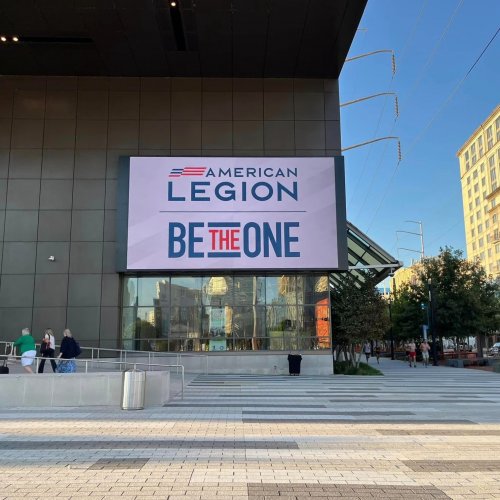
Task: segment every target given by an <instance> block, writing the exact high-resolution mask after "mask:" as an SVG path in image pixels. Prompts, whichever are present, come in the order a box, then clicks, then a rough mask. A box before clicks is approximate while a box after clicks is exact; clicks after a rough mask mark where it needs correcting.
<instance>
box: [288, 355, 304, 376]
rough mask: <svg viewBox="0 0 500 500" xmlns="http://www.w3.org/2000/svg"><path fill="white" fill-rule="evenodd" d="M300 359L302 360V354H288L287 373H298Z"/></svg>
mask: <svg viewBox="0 0 500 500" xmlns="http://www.w3.org/2000/svg"><path fill="white" fill-rule="evenodd" d="M301 361H302V356H301V355H300V354H289V355H288V373H290V375H300V362H301Z"/></svg>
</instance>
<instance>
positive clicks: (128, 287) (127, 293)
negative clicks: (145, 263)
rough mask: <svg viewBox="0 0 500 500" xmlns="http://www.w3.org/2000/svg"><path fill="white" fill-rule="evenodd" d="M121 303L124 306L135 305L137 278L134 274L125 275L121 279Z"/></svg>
mask: <svg viewBox="0 0 500 500" xmlns="http://www.w3.org/2000/svg"><path fill="white" fill-rule="evenodd" d="M122 304H123V306H124V307H126V306H135V305H137V278H136V277H135V276H133V277H131V276H125V277H124V279H123V300H122Z"/></svg>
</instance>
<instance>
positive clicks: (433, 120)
mask: <svg viewBox="0 0 500 500" xmlns="http://www.w3.org/2000/svg"><path fill="white" fill-rule="evenodd" d="M499 32H500V27H499V28H498V29H497V31H496V32H495V34H494V35H493V36H492V37H491V39H490V40H489V42H488V43H487V44H486V46H485V47H484V48H483V50H482V51H481V53H480V54H479V56H478V57H477V58H476V60H475V61H474V63H473V64H472V66H471V67H470V68H469V69H468V71H467V73H466V74H465V76H464V77H463V78H462V79H461V80H460V81H459V82H458V83H457V85H455V88H454V89H453V90H452V91H451V93H450V94H449V96H448V97H447V99H446V100H445V101H444V103H443V104H442V105H441V106H440V107H439V109H438V110H437V111H436V113H434V115H433V117H432V118H431V120H430V121H429V122H428V123H427V125H426V126H425V127H424V129H423V130H422V131H421V132H420V133H419V134H418V136H417V137H416V138H415V140H414V141H413V142H412V144H411V145H410V147H409V148H408V151H407V152H406V153H405V156H406V157H407V156H408V155H409V154H410V152H411V151H413V149H414V147H415V145H416V144H418V142H419V141H420V140H421V139H422V137H424V135H425V134H426V133H427V131H428V130H429V129H430V127H431V126H432V124H433V123H434V122H435V121H436V118H437V117H438V116H439V115H440V114H441V113H442V111H443V110H444V109H445V108H446V106H447V105H448V104H449V103H450V101H451V100H452V99H453V97H455V94H456V93H457V92H458V90H459V89H460V87H461V86H462V85H463V83H464V82H465V80H467V78H468V76H469V75H470V74H471V73H472V71H473V70H474V68H475V67H476V66H477V64H478V63H479V61H480V60H481V58H482V57H483V55H484V54H485V53H486V51H487V50H488V48H489V46H490V45H491V44H492V43H493V41H494V40H495V38H496V37H497V35H498V33H499ZM399 165H400V163H398V164H397V165H396V167H395V168H394V170H393V172H392V175H391V178H390V180H389V182H388V183H387V185H386V189H385V191H384V194H383V196H382V198H381V200H380V202H379V204H378V206H377V208H376V210H375V211H374V212H373V216H372V219H371V221H370V223H369V225H368V228H367V229H366V231H368V230H369V229H370V228H371V226H372V224H373V222H374V221H375V218H376V216H377V214H378V212H379V210H380V208H381V206H382V203H383V202H384V201H385V198H386V196H387V193H388V192H389V189H390V187H391V185H392V182H393V180H394V178H395V176H396V174H397V172H398V171H399Z"/></svg>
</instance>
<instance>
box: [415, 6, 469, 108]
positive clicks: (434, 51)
mask: <svg viewBox="0 0 500 500" xmlns="http://www.w3.org/2000/svg"><path fill="white" fill-rule="evenodd" d="M463 3H464V0H459V2H458V4H457V6H456V7H455V10H454V11H453V13H452V14H451V16H450V17H449V19H448V22H447V23H446V26H445V28H444V30H443V31H442V33H441V36H440V37H439V40H438V41H437V43H436V44H435V45H434V47H433V48H432V50H431V53H430V55H429V57H428V58H427V61H426V62H425V64H424V66H423V68H422V69H421V71H420V73H419V75H418V78H417V80H416V81H415V83H414V84H413V85H412V87H411V88H410V90H409V91H408V93H407V95H406V96H405V102H407V101H409V100H410V97H411V96H412V95H413V94H414V92H415V90H416V89H417V88H418V87H419V85H420V84H421V83H422V80H423V78H424V76H425V74H426V73H427V70H428V69H429V67H430V66H431V63H432V61H433V60H434V57H435V56H436V54H437V52H438V49H439V47H440V46H441V43H442V42H443V40H444V39H445V38H446V35H447V34H448V30H449V29H450V27H451V25H452V24H453V21H454V20H455V17H456V15H457V14H458V11H459V10H460V7H462V4H463Z"/></svg>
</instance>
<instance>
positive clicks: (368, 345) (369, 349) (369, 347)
mask: <svg viewBox="0 0 500 500" xmlns="http://www.w3.org/2000/svg"><path fill="white" fill-rule="evenodd" d="M363 352H364V353H365V356H366V363H368V360H369V359H370V356H371V355H372V345H371V343H370V342H365V345H364V346H363ZM380 352H381V348H380V344H378V343H377V344H376V345H375V347H374V348H373V353H374V354H375V357H376V358H377V364H378V365H379V364H380Z"/></svg>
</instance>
